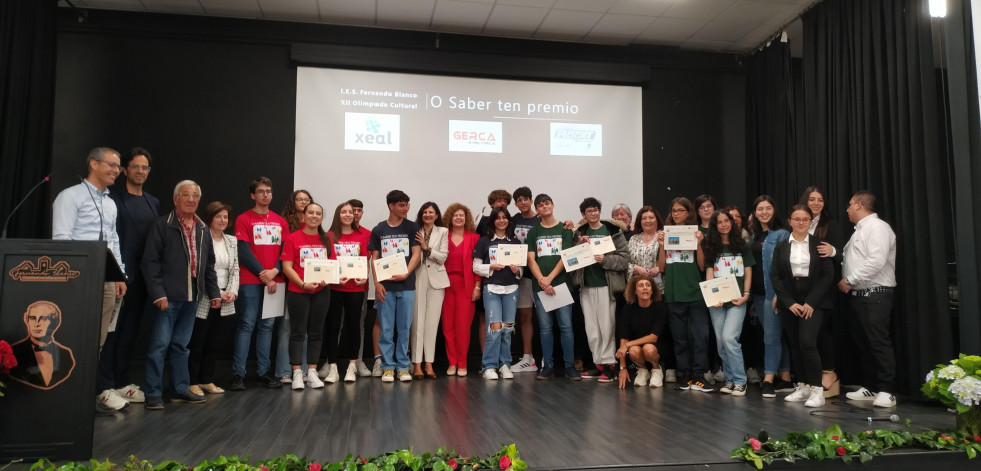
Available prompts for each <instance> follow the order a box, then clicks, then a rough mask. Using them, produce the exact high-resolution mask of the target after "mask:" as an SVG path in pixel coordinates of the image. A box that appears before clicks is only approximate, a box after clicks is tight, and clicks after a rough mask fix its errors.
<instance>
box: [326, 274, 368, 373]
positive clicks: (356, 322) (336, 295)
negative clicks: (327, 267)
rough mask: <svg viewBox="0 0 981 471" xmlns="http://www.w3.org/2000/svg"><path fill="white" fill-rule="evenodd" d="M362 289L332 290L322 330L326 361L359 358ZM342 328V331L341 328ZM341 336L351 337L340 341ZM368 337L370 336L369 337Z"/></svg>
mask: <svg viewBox="0 0 981 471" xmlns="http://www.w3.org/2000/svg"><path fill="white" fill-rule="evenodd" d="M364 295H365V292H364V291H358V292H350V291H332V292H331V294H330V308H329V309H328V310H327V321H326V323H325V324H326V325H325V330H324V339H325V340H324V350H325V353H326V358H327V360H326V361H327V362H328V363H338V362H340V360H358V359H360V358H361V355H360V353H361V342H359V339H360V338H361V306H362V305H363V304H364ZM341 329H343V332H342V330H341ZM341 338H344V339H351V340H349V341H346V342H342V341H341ZM369 339H370V337H369Z"/></svg>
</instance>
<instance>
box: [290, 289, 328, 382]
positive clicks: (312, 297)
mask: <svg viewBox="0 0 981 471" xmlns="http://www.w3.org/2000/svg"><path fill="white" fill-rule="evenodd" d="M286 307H287V309H289V311H290V365H293V366H298V365H316V364H317V360H318V359H319V357H320V348H321V346H322V344H323V340H324V320H325V319H326V318H327V310H328V308H329V307H330V289H329V288H322V289H321V290H320V291H317V292H316V293H295V292H293V291H287V292H286ZM304 340H306V342H307V357H306V358H305V359H304V358H303V341H304ZM304 360H306V361H304Z"/></svg>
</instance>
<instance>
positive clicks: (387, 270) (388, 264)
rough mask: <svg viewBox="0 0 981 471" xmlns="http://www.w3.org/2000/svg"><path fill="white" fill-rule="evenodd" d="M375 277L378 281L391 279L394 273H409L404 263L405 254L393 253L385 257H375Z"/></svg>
mask: <svg viewBox="0 0 981 471" xmlns="http://www.w3.org/2000/svg"><path fill="white" fill-rule="evenodd" d="M373 265H374V269H375V278H377V279H378V281H385V280H388V279H391V278H392V277H393V276H395V275H405V274H407V273H409V267H408V266H406V264H405V255H402V254H401V253H395V254H393V255H389V256H387V257H382V258H378V259H375V262H374V264H373Z"/></svg>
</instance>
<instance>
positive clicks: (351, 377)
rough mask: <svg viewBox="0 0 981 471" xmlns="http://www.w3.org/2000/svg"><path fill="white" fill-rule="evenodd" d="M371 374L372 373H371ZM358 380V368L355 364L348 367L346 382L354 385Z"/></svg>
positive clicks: (345, 375)
mask: <svg viewBox="0 0 981 471" xmlns="http://www.w3.org/2000/svg"><path fill="white" fill-rule="evenodd" d="M369 373H371V372H370V371H369ZM357 380H358V367H357V365H355V364H354V363H349V364H348V365H347V373H344V382H345V383H353V382H355V381H357Z"/></svg>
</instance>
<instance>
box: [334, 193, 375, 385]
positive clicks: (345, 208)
mask: <svg viewBox="0 0 981 471" xmlns="http://www.w3.org/2000/svg"><path fill="white" fill-rule="evenodd" d="M358 228H359V226H358V224H357V223H355V222H354V206H351V204H350V203H347V202H344V203H341V204H339V205H338V206H337V209H335V210H334V219H333V221H332V222H331V223H330V230H329V231H328V232H327V234H328V236H329V237H330V240H331V244H332V248H333V251H332V253H331V256H330V258H332V259H336V258H337V257H367V255H368V238H369V237H370V236H371V233H370V232H365V231H360V230H358ZM367 289H368V279H367V278H344V277H342V278H341V283H340V284H337V285H331V286H330V291H331V294H330V309H329V310H328V311H327V326H326V332H325V333H324V338H326V339H327V342H326V348H327V362H328V365H327V374H326V375H324V380H325V381H327V382H328V383H335V382H337V380H338V376H339V375H338V371H337V364H338V362H339V361H341V360H348V362H347V367H346V372H345V374H344V381H345V382H348V383H352V382H354V381H356V380H357V378H358V368H357V362H358V359H359V358H361V345H360V344H359V343H358V342H357V341H350V340H351V339H359V338H361V332H360V330H361V304H363V303H364V296H365V291H366V290H367ZM342 322H343V326H344V327H343V328H344V335H343V337H345V338H347V339H349V341H348V342H347V343H346V344H344V348H343V351H341V350H342V348H341V346H340V344H339V339H340V337H339V336H338V333H339V332H340V330H341V325H342ZM339 359H340V360H339ZM342 366H343V363H342Z"/></svg>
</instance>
